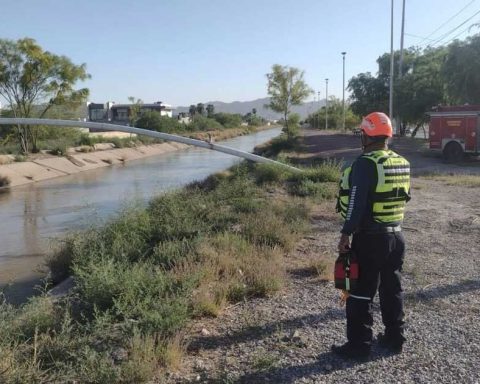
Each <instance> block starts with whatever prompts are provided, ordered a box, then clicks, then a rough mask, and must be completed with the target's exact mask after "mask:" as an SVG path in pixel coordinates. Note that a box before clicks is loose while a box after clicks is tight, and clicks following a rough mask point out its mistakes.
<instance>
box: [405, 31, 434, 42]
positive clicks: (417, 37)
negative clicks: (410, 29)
mask: <svg viewBox="0 0 480 384" xmlns="http://www.w3.org/2000/svg"><path fill="white" fill-rule="evenodd" d="M405 36H410V37H415V38H416V39H423V40H428V41H435V40H434V39H429V38H427V37H425V36H418V35H414V34H413V33H407V32H405Z"/></svg>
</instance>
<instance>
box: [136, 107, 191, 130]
mask: <svg viewBox="0 0 480 384" xmlns="http://www.w3.org/2000/svg"><path fill="white" fill-rule="evenodd" d="M135 126H136V127H138V128H144V129H149V130H151V131H157V132H165V133H172V132H181V131H183V130H184V128H185V126H184V124H181V123H179V121H178V120H177V119H173V118H171V117H168V116H160V115H159V114H158V112H153V111H150V112H147V113H145V114H144V115H143V116H142V117H140V118H139V119H138V120H137V121H136V123H135Z"/></svg>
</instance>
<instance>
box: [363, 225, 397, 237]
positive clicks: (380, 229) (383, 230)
mask: <svg viewBox="0 0 480 384" xmlns="http://www.w3.org/2000/svg"><path fill="white" fill-rule="evenodd" d="M394 232H402V227H401V226H400V225H397V226H395V227H378V228H371V229H360V230H359V231H358V233H366V234H367V235H377V234H380V233H394Z"/></svg>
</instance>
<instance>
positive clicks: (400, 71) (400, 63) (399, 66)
mask: <svg viewBox="0 0 480 384" xmlns="http://www.w3.org/2000/svg"><path fill="white" fill-rule="evenodd" d="M404 35H405V0H403V7H402V35H401V36H400V60H399V62H398V77H399V78H400V79H401V78H402V76H403V73H402V72H403V71H402V69H403V68H402V67H403V37H404Z"/></svg>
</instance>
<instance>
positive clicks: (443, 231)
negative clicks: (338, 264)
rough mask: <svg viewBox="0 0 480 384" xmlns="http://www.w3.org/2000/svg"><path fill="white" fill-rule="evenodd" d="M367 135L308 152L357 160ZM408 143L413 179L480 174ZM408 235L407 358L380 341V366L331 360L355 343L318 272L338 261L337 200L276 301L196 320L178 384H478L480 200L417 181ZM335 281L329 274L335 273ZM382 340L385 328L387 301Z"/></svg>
mask: <svg viewBox="0 0 480 384" xmlns="http://www.w3.org/2000/svg"><path fill="white" fill-rule="evenodd" d="M358 142H359V139H358V138H357V137H353V136H344V135H338V134H328V133H327V134H324V133H322V134H318V133H317V134H315V133H313V132H306V135H305V138H304V145H305V148H307V153H304V154H302V156H300V157H301V159H300V160H299V161H300V162H306V161H307V160H308V161H311V160H312V158H315V157H335V158H337V159H344V160H347V161H348V160H350V159H352V158H355V157H356V156H357V155H358V154H359V153H360V151H359V150H358ZM414 144H415V145H412V141H411V140H410V139H401V140H396V141H395V142H394V147H395V150H397V151H398V152H400V153H402V154H403V155H404V156H406V157H407V158H408V159H409V160H410V161H411V163H412V167H413V174H414V175H417V176H418V175H419V174H423V173H432V172H441V173H447V174H448V173H474V174H480V166H479V163H478V162H474V161H469V162H466V163H464V164H461V165H446V164H444V163H443V162H442V160H441V158H440V157H439V156H436V155H432V154H429V153H428V152H427V153H425V151H424V149H423V148H422V146H421V145H419V142H417V141H414ZM412 187H413V199H412V201H411V202H410V203H409V204H408V210H407V213H406V220H405V223H404V234H405V237H406V241H407V248H408V251H407V256H406V260H405V266H404V289H405V291H406V306H405V308H406V320H407V326H408V329H407V337H408V341H407V344H406V346H405V349H404V353H402V354H401V355H390V354H388V352H386V351H385V350H382V349H381V348H380V347H378V346H377V345H374V350H373V356H372V359H371V361H369V362H367V363H363V364H357V363H354V362H344V361H341V360H339V359H338V358H336V357H335V356H333V355H332V354H331V353H330V346H331V345H332V344H334V343H337V344H338V343H343V342H344V341H345V336H344V329H345V328H344V327H345V320H344V309H343V308H342V307H340V305H339V293H338V291H337V290H335V289H334V287H333V283H332V282H330V281H326V280H325V278H322V277H319V276H318V275H315V274H312V272H311V269H310V268H309V267H311V266H312V264H318V263H319V262H325V263H327V265H330V266H331V265H332V263H333V261H334V259H335V257H336V244H337V241H338V237H339V229H340V226H341V221H340V219H339V218H338V216H337V214H336V213H335V211H334V202H325V203H322V204H321V205H318V206H317V207H316V208H315V212H314V214H313V219H312V234H311V235H310V236H307V237H305V238H304V239H303V240H302V241H301V242H300V243H299V244H298V246H297V248H296V250H295V251H294V252H293V253H292V254H291V255H288V256H287V257H286V258H285V263H286V264H287V267H288V270H289V277H288V281H287V284H286V287H285V289H283V290H282V291H281V292H280V293H278V294H277V295H275V296H274V297H271V298H263V299H253V300H250V301H248V302H245V303H240V304H238V305H234V306H231V307H229V308H227V309H226V310H225V311H224V313H223V314H222V315H221V316H220V317H218V318H216V319H203V320H201V321H197V322H194V323H193V324H192V325H191V328H190V329H189V330H188V332H187V337H186V340H187V343H188V354H187V356H186V357H185V358H184V360H183V362H182V367H181V369H180V370H179V371H177V372H169V373H168V374H167V377H166V378H165V377H161V378H158V379H157V381H156V382H159V383H160V382H167V383H193V382H202V383H213V382H214V383H348V382H356V383H367V382H368V383H371V382H382V383H383V382H385V383H392V382H398V383H432V382H437V383H451V382H461V383H478V382H480V374H479V373H478V369H477V368H476V367H478V365H479V364H480V336H479V335H480V327H479V325H478V318H479V316H480V309H479V308H480V299H479V298H478V291H479V290H480V281H479V279H478V276H479V274H480V265H479V263H478V257H479V247H478V239H479V238H480V193H478V187H477V188H469V187H464V186H455V185H452V186H449V185H446V184H445V183H444V182H439V181H435V180H430V179H425V178H422V177H414V178H413V179H412ZM327 276H328V273H327ZM375 318H376V322H375V326H374V332H375V334H376V333H377V332H379V331H381V330H382V327H381V319H380V314H379V308H378V303H377V304H376V310H375Z"/></svg>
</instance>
